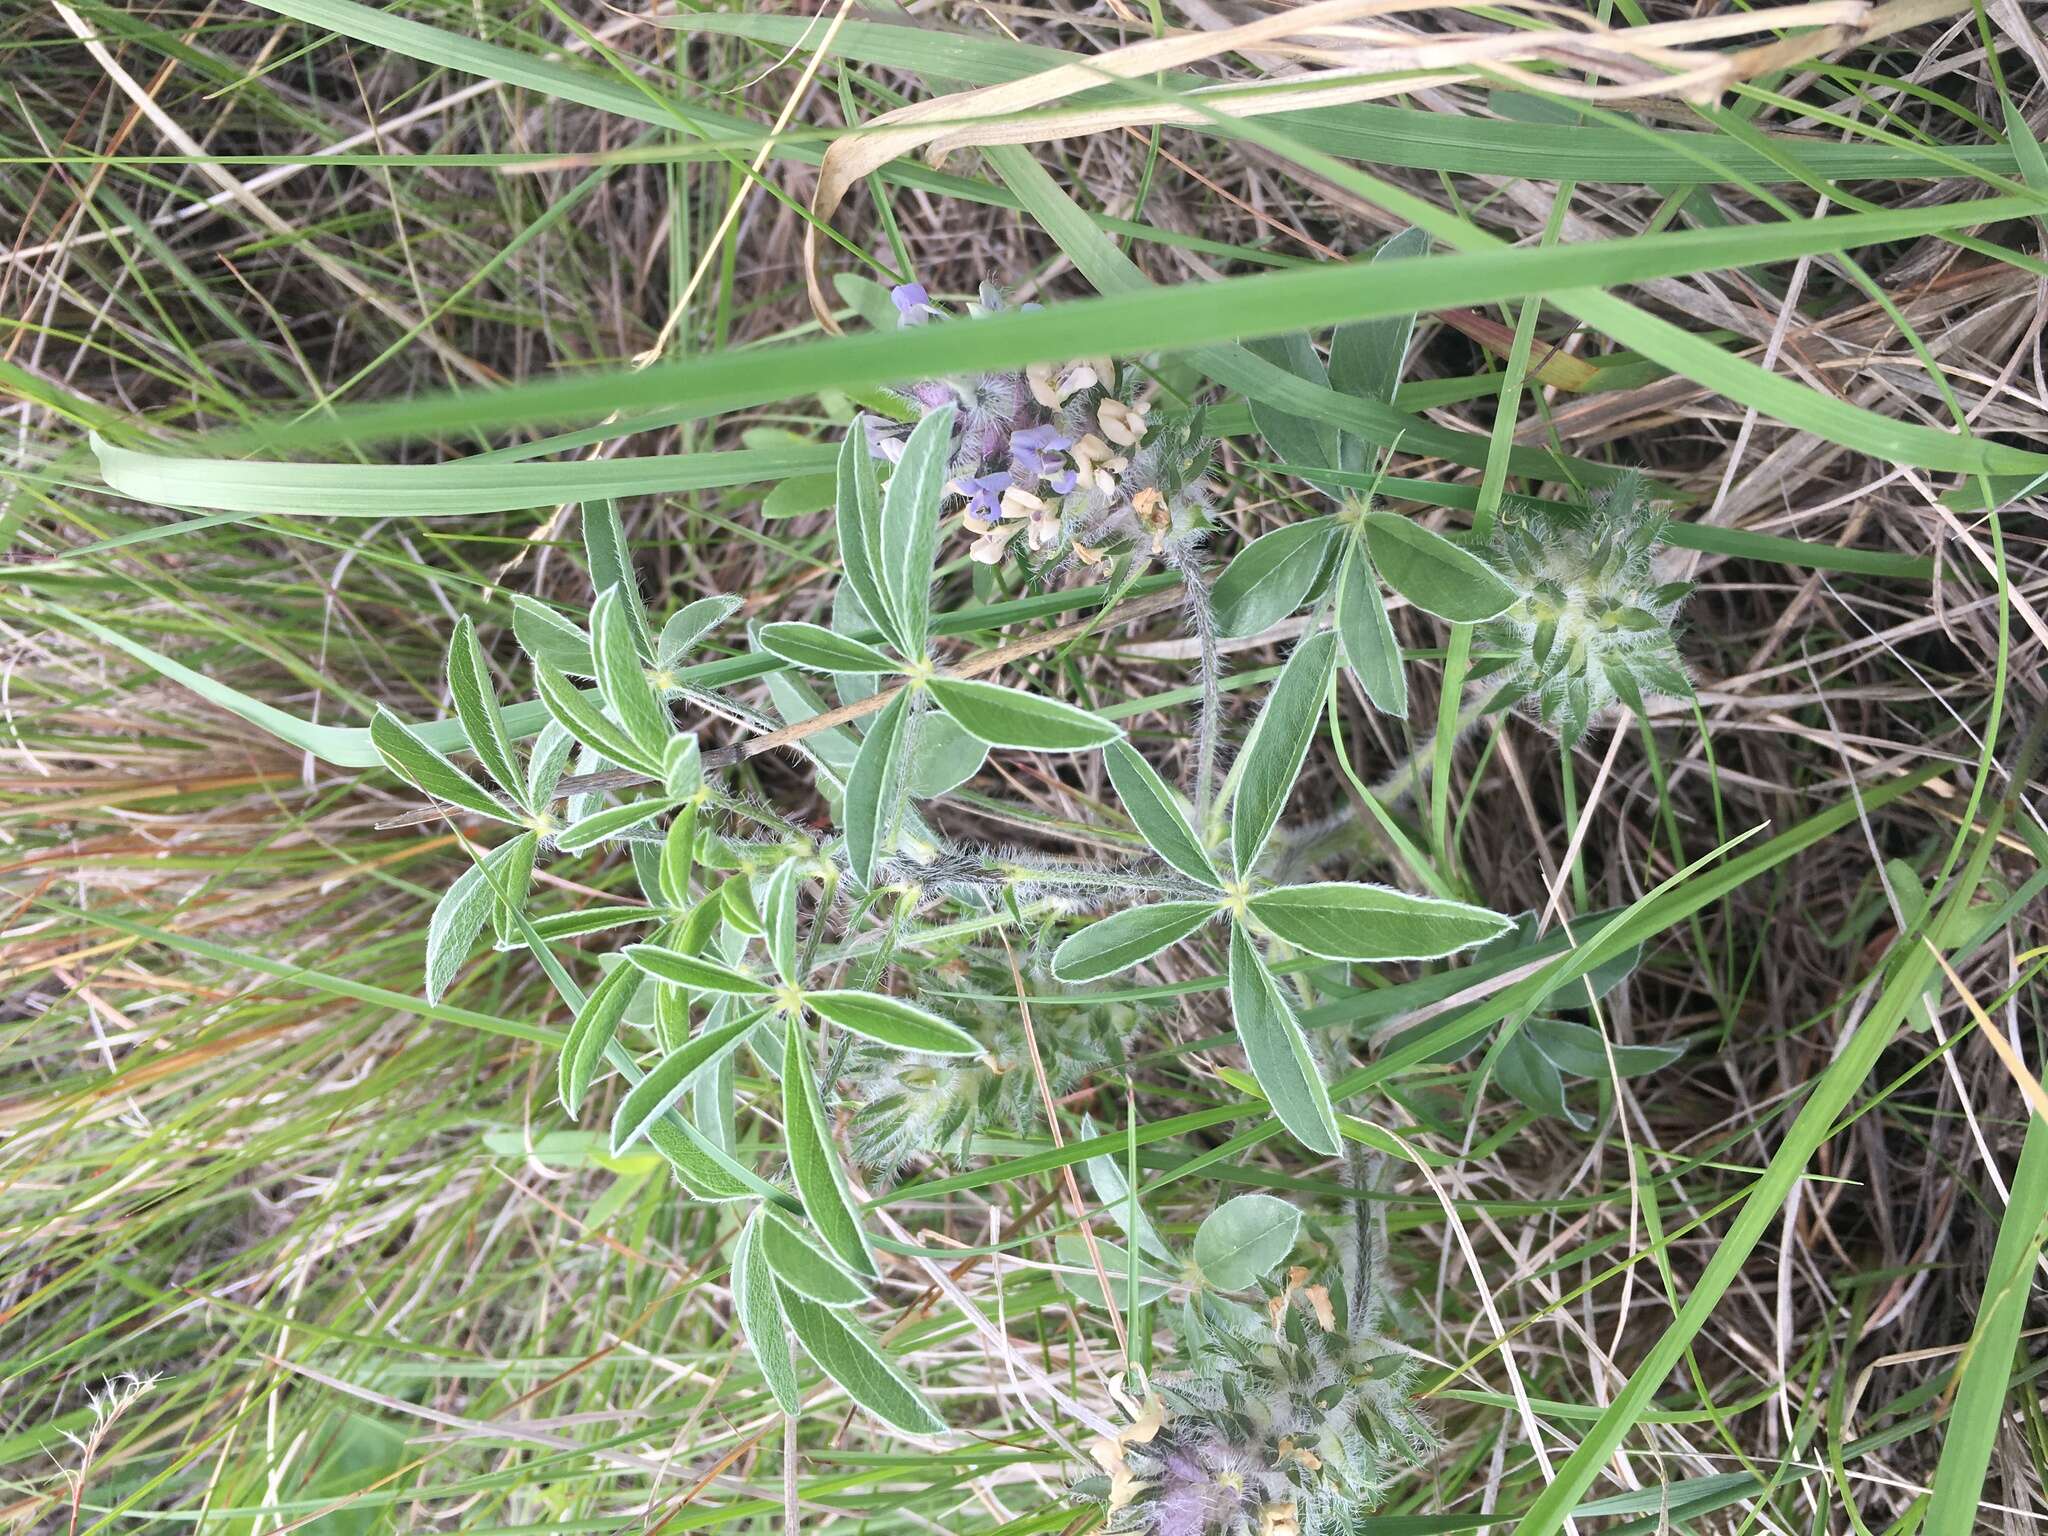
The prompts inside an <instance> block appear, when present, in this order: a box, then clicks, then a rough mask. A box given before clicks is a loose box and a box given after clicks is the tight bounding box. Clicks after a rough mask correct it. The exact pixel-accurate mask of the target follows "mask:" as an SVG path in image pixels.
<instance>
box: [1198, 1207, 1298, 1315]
mask: <svg viewBox="0 0 2048 1536" xmlns="http://www.w3.org/2000/svg"><path fill="white" fill-rule="evenodd" d="M1300 1230H1301V1212H1299V1211H1297V1210H1296V1209H1295V1208H1294V1207H1293V1206H1291V1205H1289V1204H1288V1203H1287V1202H1286V1201H1285V1200H1282V1199H1280V1198H1278V1197H1277V1196H1275V1195H1261V1194H1249V1195H1239V1196H1237V1197H1236V1198H1235V1199H1232V1200H1227V1201H1225V1202H1224V1203H1223V1204H1222V1205H1219V1206H1218V1207H1217V1208H1216V1209H1215V1210H1213V1211H1211V1212H1210V1213H1209V1214H1208V1215H1207V1216H1206V1217H1204V1218H1203V1219H1202V1225H1201V1226H1200V1227H1198V1228H1197V1229H1196V1230H1195V1266H1196V1267H1197V1268H1198V1269H1200V1270H1201V1271H1202V1278H1203V1279H1204V1280H1207V1281H1208V1282H1209V1283H1210V1284H1211V1285H1213V1286H1215V1287H1216V1288H1217V1289H1218V1290H1219V1291H1242V1290H1247V1289H1249V1288H1250V1287H1252V1286H1254V1285H1257V1284H1258V1283H1259V1282H1260V1281H1261V1280H1263V1279H1264V1278H1265V1277H1266V1276H1267V1275H1269V1274H1271V1273H1272V1271H1273V1269H1274V1267H1275V1266H1276V1265H1278V1264H1279V1263H1280V1262H1281V1260H1283V1259H1285V1258H1286V1257H1287V1255H1288V1253H1289V1252H1290V1251H1291V1250H1292V1249H1293V1247H1294V1238H1295V1234H1296V1233H1298V1232H1299V1231H1300Z"/></svg>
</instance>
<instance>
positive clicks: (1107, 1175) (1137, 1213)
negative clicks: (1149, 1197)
mask: <svg viewBox="0 0 2048 1536" xmlns="http://www.w3.org/2000/svg"><path fill="white" fill-rule="evenodd" d="M1081 1134H1082V1135H1083V1136H1084V1137H1086V1138H1087V1139H1088V1140H1090V1141H1093V1140H1094V1139H1095V1138H1096V1137H1097V1136H1099V1135H1101V1134H1102V1133H1101V1132H1100V1131H1098V1130H1097V1129H1096V1128H1095V1122H1094V1121H1093V1120H1092V1119H1090V1118H1089V1117H1088V1116H1087V1115H1085V1114H1084V1115H1082V1116H1081ZM1082 1167H1083V1169H1084V1170H1085V1171H1086V1172H1087V1174H1088V1182H1089V1183H1090V1184H1091V1185H1093V1186H1094V1188H1095V1194H1096V1198H1098V1199H1099V1200H1101V1201H1102V1209H1103V1211H1104V1213H1105V1214H1107V1215H1108V1216H1109V1217H1110V1219H1111V1220H1113V1221H1115V1222H1116V1224H1117V1225H1118V1226H1120V1227H1122V1228H1123V1229H1124V1235H1125V1236H1126V1237H1128V1238H1130V1239H1131V1240H1132V1241H1133V1242H1134V1243H1136V1244H1137V1245H1138V1247H1139V1248H1141V1249H1142V1250H1144V1251H1145V1252H1146V1253H1149V1254H1151V1255H1152V1257H1154V1258H1155V1259H1158V1260H1160V1261H1161V1262H1163V1263H1166V1264H1170V1265H1172V1266H1173V1267H1175V1268H1176V1269H1177V1268H1179V1267H1180V1260H1179V1259H1178V1258H1177V1257H1175V1255H1174V1252H1173V1250H1172V1249H1171V1248H1169V1247H1167V1246H1166V1240H1165V1239H1164V1238H1162V1237H1161V1236H1160V1235H1159V1233H1158V1231H1157V1230H1155V1229H1154V1227H1153V1225H1152V1222H1151V1219H1150V1218H1149V1217H1147V1216H1146V1214H1145V1208H1144V1206H1143V1205H1141V1204H1140V1203H1139V1202H1138V1200H1137V1199H1136V1198H1135V1197H1134V1196H1133V1194H1132V1191H1131V1185H1130V1181H1129V1180H1128V1179H1126V1178H1125V1177H1124V1170H1123V1166H1122V1164H1120V1163H1119V1162H1118V1161H1117V1160H1116V1158H1114V1157H1112V1156H1110V1155H1109V1154H1108V1153H1103V1154H1101V1155H1099V1156H1096V1157H1091V1158H1089V1159H1088V1160H1087V1161H1086V1162H1085V1163H1083V1164H1082Z"/></svg>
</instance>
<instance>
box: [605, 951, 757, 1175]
mask: <svg viewBox="0 0 2048 1536" xmlns="http://www.w3.org/2000/svg"><path fill="white" fill-rule="evenodd" d="M627 969H628V967H626V966H620V967H619V970H621V971H625V970H627ZM765 1012H766V1010H765V1009H755V1010H754V1011H752V1012H750V1013H744V1014H742V1015H740V1017H738V1018H737V1019H734V1020H733V1021H732V1022H731V1023H728V1024H724V1025H721V1026H720V1027H719V1028H717V1029H712V1030H706V1031H705V1032H704V1033H703V1034H701V1035H698V1036H696V1037H695V1038H693V1039H690V1040H686V1041H684V1042H683V1044H681V1045H679V1046H678V1047H676V1049H674V1050H672V1051H670V1052H669V1053H668V1054H667V1055H666V1056H664V1057H662V1058H661V1060H660V1061H657V1062H656V1063H655V1064H654V1068H653V1070H652V1071H650V1072H649V1073H648V1074H647V1075H646V1076H645V1077H643V1078H641V1079H640V1081H639V1082H637V1083H635V1084H634V1085H633V1086H632V1087H631V1088H630V1089H628V1090H627V1091H626V1096H625V1097H624V1098H623V1099H621V1100H620V1101H619V1108H618V1113H617V1114H615V1115H613V1116H612V1154H613V1156H617V1155H618V1154H619V1153H621V1152H623V1151H625V1150H626V1149H627V1148H628V1147H630V1146H632V1145H633V1144H634V1143H635V1142H636V1141H638V1140H639V1139H640V1138H641V1137H642V1136H645V1135H646V1134H647V1129H648V1127H649V1126H650V1125H652V1124H653V1123H654V1122H655V1121H656V1120H659V1119H660V1118H661V1117H662V1116H663V1115H665V1114H667V1113H668V1112H669V1110H671V1109H672V1108H674V1107H675V1103H676V1100H678V1099H680V1098H681V1097H682V1096H683V1095H684V1094H685V1093H687V1092H689V1091H690V1086H691V1085H692V1084H693V1083H695V1082H696V1081H697V1076H698V1074H699V1073H701V1072H702V1071H704V1069H705V1068H707V1067H709V1066H710V1065H712V1064H713V1063H714V1062H716V1061H717V1060H718V1059H719V1058H720V1057H721V1056H723V1055H724V1054H725V1053H726V1052H727V1051H730V1050H731V1049H732V1048H733V1047H734V1046H736V1045H738V1044H739V1043H740V1041H741V1040H742V1039H744V1038H745V1037H746V1034H747V1032H748V1031H749V1030H751V1029H752V1028H753V1027H754V1025H755V1024H756V1023H758V1022H759V1021H760V1019H761V1017H762V1015H763V1013H765Z"/></svg>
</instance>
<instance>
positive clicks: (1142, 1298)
mask: <svg viewBox="0 0 2048 1536" xmlns="http://www.w3.org/2000/svg"><path fill="white" fill-rule="evenodd" d="M1053 1252H1054V1253H1055V1254H1056V1255H1057V1256H1058V1258H1059V1261H1060V1264H1061V1265H1062V1266H1063V1269H1062V1272H1061V1274H1060V1284H1061V1285H1062V1286H1063V1287H1065V1288H1066V1290H1067V1291H1068V1292H1069V1293H1070V1294H1072V1295H1073V1296H1074V1297H1075V1299H1076V1300H1079V1301H1081V1302H1084V1303H1086V1304H1087V1305H1088V1306H1091V1307H1103V1308H1104V1309H1105V1310H1106V1309H1107V1307H1108V1303H1106V1302H1105V1301H1104V1300H1103V1297H1102V1281H1101V1279H1100V1278H1099V1277H1098V1276H1097V1275H1096V1273H1095V1265H1096V1262H1097V1261H1098V1260H1099V1261H1100V1262H1101V1264H1102V1271H1103V1273H1104V1274H1106V1275H1108V1276H1109V1286H1110V1294H1111V1295H1112V1296H1114V1297H1116V1298H1117V1302H1118V1304H1119V1305H1121V1304H1122V1302H1123V1300H1124V1298H1125V1293H1126V1292H1127V1291H1128V1290H1129V1288H1130V1277H1131V1269H1132V1265H1131V1255H1130V1250H1129V1249H1127V1248H1124V1247H1123V1246H1122V1245H1121V1244H1118V1243H1112V1242H1110V1241H1109V1240H1108V1239H1107V1238H1102V1237H1098V1238H1096V1239H1095V1247H1094V1251H1093V1252H1090V1250H1089V1246H1088V1240H1087V1239H1086V1238H1084V1237H1082V1236H1080V1234H1078V1233H1075V1232H1062V1233H1061V1234H1060V1235H1059V1236H1058V1237H1056V1238H1054V1239H1053ZM1137 1275H1138V1296H1137V1299H1138V1301H1139V1303H1140V1304H1145V1305H1149V1304H1150V1303H1152V1302H1155V1301H1158V1300H1159V1299H1160V1298H1161V1297H1163V1296H1165V1295H1166V1294H1167V1293H1168V1292H1169V1291H1171V1290H1172V1288H1173V1276H1172V1275H1169V1274H1168V1273H1166V1271H1165V1270H1163V1269H1161V1268H1159V1267H1158V1266H1157V1265H1156V1264H1154V1263H1152V1262H1151V1260H1149V1259H1147V1258H1145V1257H1144V1256H1143V1255H1140V1256H1139V1258H1138V1261H1137Z"/></svg>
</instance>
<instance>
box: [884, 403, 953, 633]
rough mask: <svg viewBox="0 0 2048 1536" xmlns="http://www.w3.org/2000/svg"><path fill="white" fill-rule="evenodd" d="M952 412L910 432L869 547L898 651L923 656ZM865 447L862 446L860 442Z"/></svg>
mask: <svg viewBox="0 0 2048 1536" xmlns="http://www.w3.org/2000/svg"><path fill="white" fill-rule="evenodd" d="M954 414H955V413H954V408H953V407H952V406H950V405H948V406H942V407H940V408H939V409H938V410H936V411H932V412H929V413H928V414H927V415H926V416H925V417H924V419H923V420H921V421H919V422H918V424H917V426H916V427H915V428H914V429H913V430H912V431H911V434H910V440H909V441H908V442H907V443H905V444H904V445H903V457H902V458H900V459H898V460H897V461H896V469H895V472H894V473H893V474H891V475H890V476H889V484H888V487H887V488H886V489H885V490H884V491H883V492H882V517H881V521H880V523H879V524H877V525H876V529H875V534H874V537H873V539H872V541H871V542H870V545H869V553H870V554H871V555H872V556H873V557H874V560H875V565H876V570H877V574H879V575H880V577H881V582H882V592H883V595H884V597H885V598H886V599H887V601H888V604H889V612H890V613H891V614H892V615H893V616H894V618H895V621H896V624H895V634H896V638H897V643H898V646H899V648H900V649H901V650H902V652H903V654H904V655H905V656H907V657H910V658H911V659H912V660H916V659H917V658H919V657H921V656H923V655H924V648H925V640H926V638H927V637H928V636H929V634H930V632H931V623H932V570H933V566H934V564H935V563H936V559H937V555H938V548H939V526H940V520H939V503H940V502H941V500H943V499H944V497H945V493H946V476H947V474H948V473H949V471H948V468H947V465H948V462H949V460H950V459H951V457H952V452H953V417H954ZM863 447H865V443H863Z"/></svg>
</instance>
